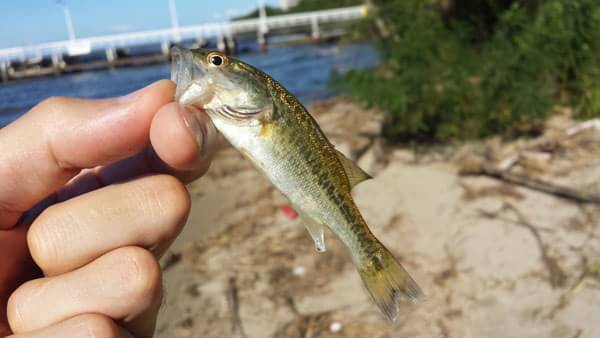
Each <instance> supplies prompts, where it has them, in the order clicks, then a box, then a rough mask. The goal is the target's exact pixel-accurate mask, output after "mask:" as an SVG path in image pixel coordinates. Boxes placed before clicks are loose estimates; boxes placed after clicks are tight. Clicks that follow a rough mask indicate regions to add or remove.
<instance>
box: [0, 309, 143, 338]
mask: <svg viewBox="0 0 600 338" xmlns="http://www.w3.org/2000/svg"><path fill="white" fill-rule="evenodd" d="M46 337H65V338H67V337H90V338H91V337H93V338H133V336H132V335H131V334H130V333H129V332H127V331H126V330H125V329H124V328H122V327H119V326H118V325H117V324H116V323H115V322H114V321H113V320H112V319H110V318H109V317H107V316H104V315H100V314H84V315H79V316H76V317H73V318H69V319H67V320H65V321H62V322H60V323H58V324H55V325H52V326H49V327H45V328H43V329H39V330H35V331H31V332H26V333H20V334H17V335H13V336H9V337H7V338H46Z"/></svg>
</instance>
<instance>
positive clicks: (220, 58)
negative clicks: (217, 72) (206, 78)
mask: <svg viewBox="0 0 600 338" xmlns="http://www.w3.org/2000/svg"><path fill="white" fill-rule="evenodd" d="M208 63H210V64H211V65H213V66H215V67H219V66H222V65H224V64H225V63H226V57H225V56H224V55H221V54H220V53H216V52H215V53H211V54H209V55H208Z"/></svg>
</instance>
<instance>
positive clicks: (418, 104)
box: [0, 0, 600, 338]
mask: <svg viewBox="0 0 600 338" xmlns="http://www.w3.org/2000/svg"><path fill="white" fill-rule="evenodd" d="M0 13H4V16H3V19H2V20H1V21H0V81H1V83H0V127H1V126H3V125H6V124H7V123H10V122H11V121H13V120H14V119H16V118H17V117H18V116H20V115H21V114H23V113H24V112H26V111H27V110H28V109H29V108H31V107H32V106H33V105H35V104H36V103H37V102H39V101H41V100H43V99H44V98H46V97H49V96H53V95H68V96H79V97H97V98H100V97H109V96H115V95H123V94H126V93H128V92H130V91H132V90H134V89H137V88H140V87H143V86H145V85H147V84H149V83H151V82H153V81H156V80H158V79H161V78H169V76H170V75H169V71H170V67H169V65H168V60H169V48H170V47H171V46H173V45H182V46H184V47H189V48H197V47H204V48H211V49H221V50H223V51H225V52H227V53H229V54H232V55H236V56H237V57H239V58H241V59H243V60H245V61H247V62H249V63H251V64H253V65H255V66H257V67H259V68H261V69H263V70H265V71H266V72H267V73H269V74H271V75H272V76H273V77H274V78H275V79H277V80H279V81H280V82H281V83H282V84H283V85H284V86H286V87H287V88H288V89H289V90H290V91H291V92H292V93H293V94H295V95H296V96H297V97H298V98H299V99H300V100H301V101H302V103H304V104H305V105H306V106H307V107H308V108H309V111H310V112H311V113H312V114H313V115H314V117H315V118H316V119H317V121H318V122H319V124H320V125H321V126H322V128H323V130H324V132H325V133H326V134H327V135H328V137H329V138H330V139H331V141H332V143H334V144H335V146H336V148H337V149H339V150H340V151H342V152H343V153H345V154H346V155H347V156H348V157H350V158H351V159H353V160H356V161H357V163H358V164H359V166H361V167H362V168H363V169H365V170H366V171H367V172H369V173H370V174H372V175H373V176H374V179H372V180H369V181H367V182H364V183H362V184H360V185H359V186H357V187H356V188H355V190H354V195H355V199H356V201H357V204H358V205H359V207H360V209H361V211H362V212H363V214H364V216H365V218H366V220H367V222H368V223H369V225H370V227H371V229H372V230H373V232H374V233H375V234H376V235H377V237H379V238H380V239H381V240H382V242H383V243H384V244H385V245H386V246H387V247H388V248H390V250H391V251H392V252H394V253H395V255H396V256H397V257H398V258H399V259H400V260H401V261H402V262H403V264H404V265H405V266H406V267H407V269H408V270H409V271H410V272H411V274H412V275H413V276H414V278H415V279H416V280H417V282H418V283H419V284H420V285H421V287H422V288H423V290H424V292H425V293H426V295H427V299H426V301H424V302H422V303H420V304H418V305H409V304H406V305H404V304H403V306H402V307H401V315H400V319H399V321H398V323H395V324H390V323H388V322H386V321H385V320H384V318H383V316H382V315H381V314H380V313H379V311H378V310H377V308H376V307H375V305H373V304H372V302H371V300H370V299H369V296H368V295H367V293H366V291H364V290H363V287H362V284H361V282H360V278H359V276H358V274H357V273H356V271H355V270H354V268H353V266H352V263H351V260H350V257H349V255H348V254H347V253H346V251H345V249H344V248H343V246H342V245H341V244H340V243H339V242H338V241H337V239H336V238H335V236H334V235H333V234H332V233H330V232H329V233H326V241H327V242H328V244H327V245H328V251H327V252H326V253H323V254H317V253H316V252H315V250H314V246H313V244H312V241H311V239H310V237H309V236H308V234H307V233H306V231H305V230H304V228H303V226H302V225H301V224H300V223H299V221H298V220H297V215H296V213H295V212H294V211H293V209H291V208H290V207H289V205H288V204H287V201H286V200H285V198H284V197H283V196H282V195H281V194H280V193H279V192H277V191H276V190H275V189H274V188H273V187H272V186H271V185H270V183H269V182H268V181H266V180H265V179H264V178H263V177H262V176H261V175H260V174H259V173H258V172H257V171H256V170H255V169H253V168H252V166H251V165H250V163H249V162H247V161H245V160H244V159H243V157H242V156H241V155H240V154H239V153H237V152H236V151H235V150H233V149H232V148H226V149H224V150H223V151H222V152H221V153H220V154H219V155H218V156H217V158H216V160H215V161H214V163H213V165H212V167H211V169H210V171H209V172H208V174H207V175H206V176H205V177H203V178H202V179H200V180H199V181H197V182H194V183H192V184H191V185H190V186H189V189H190V192H191V195H192V198H193V209H192V213H191V215H190V218H189V220H188V224H187V226H186V228H185V230H184V231H183V233H182V235H181V236H180V237H179V239H178V240H177V241H176V242H175V243H174V245H173V247H172V248H171V250H170V251H169V252H168V254H167V255H166V257H165V258H164V259H163V261H162V266H163V269H164V285H165V291H166V293H165V301H164V306H163V308H162V310H161V314H160V318H159V323H158V326H157V336H158V337H242V338H246V337H248V338H251V337H299V338H317V337H390V338H392V337H498V338H500V337H503V338H505V337H550V338H562V337H566V338H571V337H573V338H581V337H590V338H591V337H599V336H600V328H599V327H598V325H597V323H598V310H599V309H600V228H599V227H598V221H597V220H598V219H599V217H600V208H599V206H598V204H599V203H600V185H599V183H598V182H600V130H599V128H600V119H597V118H599V117H600V2H599V1H597V0H545V1H541V0H539V1H538V0H485V1H484V0H479V1H478V0H370V1H362V0H319V1H317V0H279V1H278V0H267V1H259V2H254V1H241V0H221V1H214V2H213V1H193V0H156V1H142V0H128V1H116V0H106V1H102V2H99V1H91V0H82V1H67V0H63V1H50V0H30V1H20V2H17V1H3V2H1V3H0Z"/></svg>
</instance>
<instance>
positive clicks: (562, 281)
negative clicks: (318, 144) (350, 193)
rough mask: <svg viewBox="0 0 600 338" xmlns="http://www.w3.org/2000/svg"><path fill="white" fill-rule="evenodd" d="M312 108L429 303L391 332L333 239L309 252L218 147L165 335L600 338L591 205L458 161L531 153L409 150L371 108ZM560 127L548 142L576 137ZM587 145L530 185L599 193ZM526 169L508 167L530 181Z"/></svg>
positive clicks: (261, 186)
mask: <svg viewBox="0 0 600 338" xmlns="http://www.w3.org/2000/svg"><path fill="white" fill-rule="evenodd" d="M311 111H312V112H313V113H314V115H315V116H316V118H317V120H318V121H319V122H320V124H321V126H322V127H323V129H324V131H325V133H326V134H327V135H329V136H330V138H331V140H332V142H333V143H334V144H336V146H337V147H338V149H340V150H341V151H342V152H344V153H346V154H347V155H348V156H349V157H351V158H354V159H357V160H358V163H359V164H360V165H361V167H363V168H364V169H365V170H367V171H368V172H369V173H371V174H372V175H374V179H372V180H370V181H367V182H364V183H362V184H360V185H359V186H357V187H356V188H355V191H354V196H355V199H356V201H357V204H358V205H359V207H360V209H361V211H362V212H363V215H364V217H365V219H366V220H367V222H368V223H369V225H370V227H371V229H372V231H373V232H374V233H375V235H376V236H377V237H378V238H380V239H381V241H382V242H383V243H384V244H385V245H386V246H387V247H388V248H389V249H390V250H391V251H392V252H394V253H395V254H396V256H397V257H398V258H399V259H400V260H401V261H402V262H403V264H404V265H405V266H406V268H407V269H408V270H409V271H410V272H411V274H412V275H413V277H414V278H415V279H416V280H417V281H418V283H419V284H420V285H421V287H422V289H423V290H424V292H425V294H426V295H427V298H426V300H425V301H423V302H421V303H419V304H417V305H411V304H403V305H402V307H401V314H400V318H399V321H398V323H395V324H390V323H388V322H387V321H386V320H385V319H384V318H383V316H382V315H381V313H380V312H379V311H378V310H377V308H376V307H375V305H374V304H373V303H372V302H371V300H370V298H369V296H368V294H367V293H366V291H365V290H364V289H363V286H362V284H361V281H360V278H359V276H358V274H357V273H356V271H355V270H354V267H353V266H352V264H351V262H350V259H349V256H348V254H347V252H346V251H345V248H344V247H343V246H342V245H341V243H340V242H339V241H338V240H337V239H336V238H335V235H334V234H332V233H331V232H328V233H326V243H327V247H328V251H327V252H326V253H317V252H316V251H315V249H314V246H313V243H312V241H311V239H310V237H309V236H308V233H307V232H306V230H305V229H304V228H303V226H302V225H301V224H299V223H298V221H297V220H293V219H290V218H288V216H286V214H285V213H284V212H282V211H281V208H282V207H283V206H285V205H286V204H287V202H286V200H285V198H283V197H282V196H281V194H280V193H279V192H277V191H276V190H275V189H274V188H272V187H271V185H270V184H269V182H267V181H266V180H265V179H264V178H263V177H262V176H261V175H260V174H259V173H258V172H257V171H256V170H254V169H253V168H252V167H251V165H250V164H249V162H248V161H246V160H244V159H243V158H242V157H241V155H240V154H238V153H237V152H236V151H235V150H233V149H231V148H226V149H224V150H223V151H222V152H221V153H220V154H219V156H218V158H217V159H216V160H215V162H214V164H213V166H212V167H211V169H210V171H209V173H208V174H207V175H206V176H205V177H204V178H202V179H200V180H198V181H196V182H194V183H193V184H191V185H190V192H191V195H192V198H193V209H192V212H191V214H190V217H189V220H188V224H187V225H186V228H185V229H184V231H183V233H182V234H181V236H180V237H179V238H178V239H177V241H176V242H175V243H174V245H173V247H172V248H171V250H170V251H169V253H168V254H167V255H166V257H165V258H164V259H163V261H162V265H163V267H164V277H163V279H164V287H165V297H164V298H165V300H164V305H163V307H162V309H161V313H160V316H159V322H158V325H157V336H158V337H249V338H253V337H261V338H262V337H301V338H316V337H498V338H500V337H502V338H507V337H519V338H527V337H532V338H533V337H549V338H562V337H568V338H571V337H578V338H583V337H589V338H592V337H600V326H599V325H598V318H599V317H598V309H600V263H598V262H600V228H599V227H598V225H597V221H596V220H597V219H598V216H599V215H600V208H599V207H598V206H597V205H594V204H590V205H584V204H580V203H575V202H572V201H569V200H565V199H561V198H557V197H555V196H552V195H549V194H545V193H540V192H537V191H533V190H530V189H527V188H523V187H518V186H514V185H509V184H506V183H503V182H501V181H498V180H496V179H492V178H487V177H479V176H475V177H464V176H461V175H459V174H458V173H459V170H460V167H461V164H460V163H461V162H460V160H459V159H460V158H461V157H462V156H463V155H464V154H465V153H471V152H474V153H478V154H483V155H485V154H486V153H487V154H488V155H489V153H490V152H493V153H494V154H500V155H504V154H509V153H510V152H511V151H512V152H515V151H516V150H519V149H525V148H526V147H528V146H529V145H530V144H534V143H535V142H534V141H535V140H528V141H523V142H521V141H519V142H516V141H511V142H503V141H498V140H490V141H487V142H481V143H474V144H470V145H462V146H458V147H448V148H444V149H430V150H428V151H427V152H425V153H422V152H418V153H415V152H414V151H413V150H410V149H406V148H402V147H400V146H392V145H388V144H386V143H385V142H384V141H383V140H382V138H381V137H380V136H379V130H380V126H381V123H382V116H381V114H379V113H377V112H376V111H374V110H368V109H363V108H361V107H358V106H356V105H354V104H352V103H350V102H347V101H344V100H340V99H337V100H333V101H330V102H325V103H320V104H318V105H315V106H314V107H312V108H311ZM554 123H556V124H557V125H558V126H556V125H549V127H548V133H547V135H545V136H544V137H550V138H551V137H555V136H556V135H558V136H556V137H559V136H560V135H562V134H561V132H564V130H565V129H566V128H567V127H568V126H570V125H572V124H573V122H571V121H570V120H564V121H562V122H561V123H558V122H556V121H554ZM583 134H585V135H586V136H585V137H584V136H581V138H580V139H578V138H571V139H569V142H571V143H568V142H567V143H568V144H571V145H572V146H573V147H577V149H578V150H581V149H584V150H586V149H588V150H590V151H588V152H585V151H579V152H575V151H571V149H563V148H564V147H563V148H560V147H559V150H556V149H554V150H552V151H550V153H551V159H550V160H548V159H547V157H545V156H538V157H535V156H533V158H534V159H538V158H541V160H540V161H541V162H540V161H538V162H535V161H534V162H535V163H534V164H536V165H538V168H537V172H536V175H539V176H540V177H545V178H548V179H552V180H555V181H557V182H561V183H564V184H570V185H572V186H577V184H579V185H580V186H582V187H589V186H591V185H593V184H594V182H599V180H596V179H597V178H600V177H598V176H600V166H599V165H598V163H596V162H597V161H595V160H593V159H594V157H593V156H592V155H591V154H593V151H592V150H593V149H594V147H592V146H590V145H595V144H596V143H594V142H595V141H596V137H597V136H595V132H594V131H593V130H589V131H584V132H582V135H583ZM576 137H579V136H576ZM578 142H579V143H578ZM536 147H537V146H536ZM586 147H587V148H586ZM490 149H492V150H494V151H491V150H490ZM544 149H545V148H544ZM598 149H600V148H598ZM544 151H547V149H546V150H544ZM530 152H531V151H530ZM534 152H539V149H538V148H535V149H534ZM483 155H482V156H483ZM498 156H499V155H498ZM536 156H537V155H536ZM577 156H579V157H577ZM525 157H526V156H524V157H523V158H525ZM486 158H487V159H489V160H490V161H491V160H493V156H487V157H486ZM577 158H579V159H582V158H583V161H575V159H577ZM596 158H598V159H600V156H598V157H596ZM544 161H545V162H544ZM586 161H587V162H586ZM530 162H531V161H530ZM582 162H584V163H583V164H582ZM528 163H529V162H527V161H525V160H523V161H521V162H520V164H519V166H516V167H515V169H514V170H516V171H519V170H521V171H522V172H527V173H531V172H532V170H534V169H532V168H536V167H535V166H532V165H531V163H529V164H528ZM569 163H570V164H571V167H569ZM575 163H577V165H575Z"/></svg>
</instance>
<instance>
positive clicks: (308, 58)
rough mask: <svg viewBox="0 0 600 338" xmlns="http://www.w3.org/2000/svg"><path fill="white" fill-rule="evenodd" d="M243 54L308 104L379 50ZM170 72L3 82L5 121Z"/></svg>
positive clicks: (0, 119) (312, 48)
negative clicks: (60, 99)
mask: <svg viewBox="0 0 600 338" xmlns="http://www.w3.org/2000/svg"><path fill="white" fill-rule="evenodd" d="M239 58H240V59H242V60H244V61H246V62H248V63H250V64H252V65H255V66H257V67H258V68H260V69H262V70H264V71H266V72H267V73H269V74H270V75H271V76H272V77H273V78H275V79H276V80H278V81H280V82H281V83H282V84H283V85H284V86H285V87H286V88H287V89H288V90H289V91H290V92H292V93H293V94H294V95H296V96H297V97H298V98H299V99H300V101H302V102H303V103H305V104H306V103H310V102H312V101H315V100H320V99H326V98H330V97H332V96H334V95H335V94H336V93H335V92H334V91H333V90H332V89H331V88H330V87H329V85H328V83H329V80H330V79H331V76H332V74H334V73H344V72H346V71H348V70H350V69H359V68H369V67H373V66H375V65H376V64H377V61H378V56H377V52H376V50H375V49H374V48H373V47H372V46H370V45H368V44H363V43H360V44H331V45H328V44H319V45H312V44H307V45H294V46H271V48H270V49H269V51H268V52H267V53H247V54H241V55H239ZM169 73H170V67H169V65H168V64H166V63H165V64H157V65H151V66H145V67H137V68H117V69H107V70H101V71H94V72H87V73H75V74H68V75H62V76H54V77H47V78H38V79H33V80H25V81H19V82H9V83H4V84H0V127H1V126H4V125H6V124H8V123H10V122H12V121H13V120H14V119H16V118H17V117H18V116H20V115H21V114H23V113H24V112H26V111H27V110H29V109H30V108H31V107H33V106H34V105H35V104H36V103H38V102H40V101H41V100H43V99H45V98H47V97H49V96H76V97H86V98H103V97H110V96H118V95H124V94H127V93H129V92H131V91H134V90H136V89H138V88H141V87H144V86H146V85H148V84H150V83H152V82H154V81H156V80H159V79H164V78H169V77H170V74H169Z"/></svg>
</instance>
